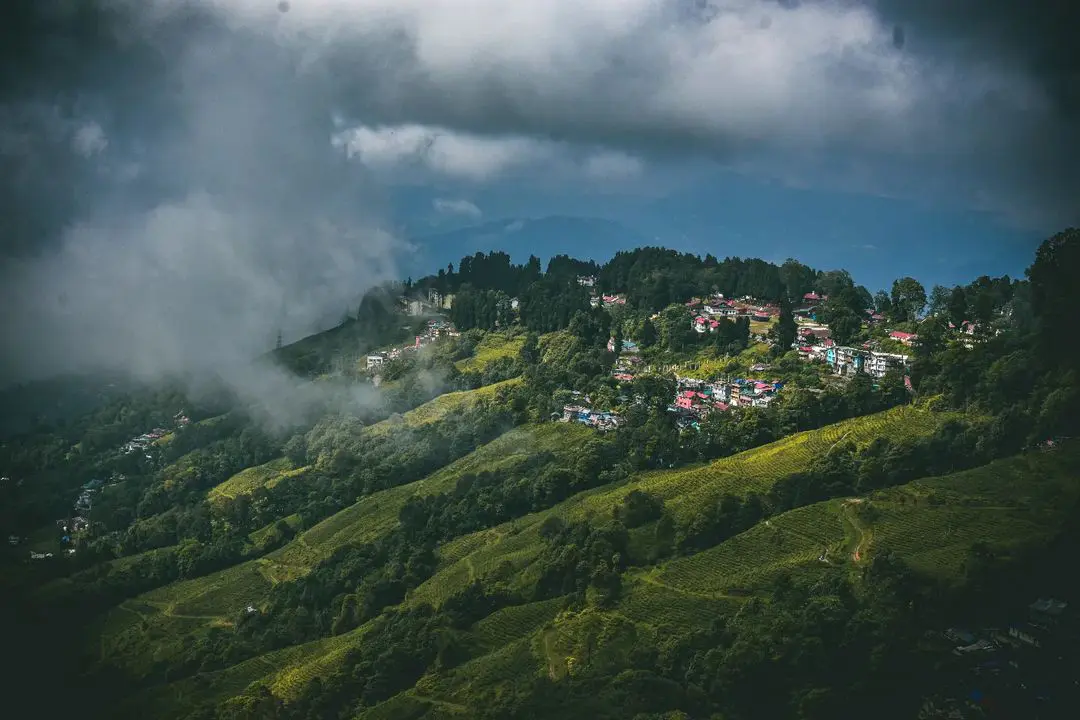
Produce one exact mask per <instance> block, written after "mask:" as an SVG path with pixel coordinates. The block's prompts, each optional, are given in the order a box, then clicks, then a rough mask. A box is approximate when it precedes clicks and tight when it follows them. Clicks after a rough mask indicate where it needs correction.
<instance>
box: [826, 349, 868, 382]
mask: <svg viewBox="0 0 1080 720" xmlns="http://www.w3.org/2000/svg"><path fill="white" fill-rule="evenodd" d="M865 361H866V355H865V354H864V353H863V352H862V351H861V350H856V349H855V348H852V347H846V346H837V345H834V346H832V347H830V348H827V349H826V351H825V362H826V363H828V364H829V365H830V366H831V367H832V369H833V371H834V372H835V373H836V374H837V375H854V374H856V373H859V372H862V369H863V364H864V363H865Z"/></svg>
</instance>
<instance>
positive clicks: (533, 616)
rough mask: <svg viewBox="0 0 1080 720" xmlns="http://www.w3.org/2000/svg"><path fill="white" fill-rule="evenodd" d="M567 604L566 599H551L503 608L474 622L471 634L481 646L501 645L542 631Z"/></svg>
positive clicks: (495, 646)
mask: <svg viewBox="0 0 1080 720" xmlns="http://www.w3.org/2000/svg"><path fill="white" fill-rule="evenodd" d="M564 604H565V600H564V599H563V598H552V599H550V600H540V601H538V602H531V603H526V604H525V605H514V606H512V607H506V608H502V609H501V610H496V611H495V612H493V613H492V614H491V615H488V616H487V617H486V618H484V619H483V620H480V621H479V622H477V623H476V624H475V625H473V627H472V629H471V630H470V635H471V636H472V638H473V639H474V640H475V641H476V642H477V644H478V645H479V646H481V647H485V648H488V649H494V648H500V647H503V646H504V645H507V644H509V643H511V642H514V641H515V640H519V639H521V638H523V637H527V636H529V635H531V634H532V633H534V632H535V631H537V630H539V629H540V628H541V627H543V626H544V625H545V624H546V623H548V622H550V621H551V620H552V619H554V617H555V615H556V614H557V613H558V612H559V610H561V609H562V607H563V605H564Z"/></svg>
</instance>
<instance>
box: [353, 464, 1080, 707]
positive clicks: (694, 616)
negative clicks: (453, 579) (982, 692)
mask: <svg viewBox="0 0 1080 720" xmlns="http://www.w3.org/2000/svg"><path fill="white" fill-rule="evenodd" d="M1078 468H1080V448H1077V447H1075V446H1074V447H1073V448H1071V449H1070V450H1069V451H1068V452H1059V453H1040V454H1032V455H1025V456H1021V457H1015V458H1009V459H1006V460H1001V461H997V462H995V463H992V464H990V465H988V466H985V467H981V468H978V469H975V470H970V471H966V472H961V473H956V474H953V475H948V476H944V477H940V478H932V479H927V480H921V481H917V482H913V483H909V484H906V485H903V486H900V487H897V488H894V489H891V490H888V491H883V492H880V493H875V494H874V495H872V496H871V497H870V498H865V499H852V500H836V501H829V502H825V503H819V504H816V505H813V506H810V507H806V508H800V509H797V510H793V511H790V512H787V513H783V514H781V515H779V516H776V517H773V518H771V519H770V520H768V521H766V522H763V523H761V524H759V525H758V526H756V527H754V528H753V529H751V530H749V531H747V532H745V533H742V534H740V535H738V536H736V537H734V538H731V539H730V540H728V541H726V542H724V543H722V544H721V545H719V546H717V547H715V548H713V549H711V550H708V551H705V552H702V553H698V554H696V555H692V556H689V557H685V558H680V559H678V560H674V561H672V562H669V563H666V564H663V565H661V566H658V567H655V568H651V569H648V570H643V571H631V572H630V573H629V574H628V577H627V578H626V579H625V580H624V582H627V581H628V584H627V589H624V592H623V597H622V599H621V600H620V602H619V604H618V606H617V607H615V608H613V609H612V610H610V611H607V612H602V613H597V612H595V611H585V612H583V613H577V614H573V613H570V614H563V615H560V616H558V617H556V613H554V612H553V610H552V608H554V607H557V606H558V602H557V601H546V602H543V603H534V604H530V605H524V606H520V607H516V608H510V609H507V610H503V611H500V612H499V613H496V614H494V615H492V616H490V617H489V618H487V619H485V620H482V621H481V622H478V623H476V624H475V625H474V626H473V627H472V628H470V630H469V635H470V636H471V637H474V638H475V639H476V645H475V647H476V648H479V650H478V652H482V653H483V654H482V655H479V656H478V657H476V658H475V659H473V660H470V661H469V662H467V663H465V664H463V665H461V666H460V667H457V668H455V669H453V670H451V671H449V672H446V673H433V674H430V675H428V676H425V678H423V679H422V680H421V681H420V682H418V683H417V685H416V688H415V689H414V690H410V691H408V692H406V693H403V694H402V695H401V696H399V697H395V698H394V699H392V700H389V701H387V702H386V703H384V704H383V705H379V706H376V707H374V708H371V709H369V710H367V711H366V712H364V713H362V714H361V715H360V716H359V717H361V718H370V719H374V718H383V717H400V716H401V715H397V714H396V713H398V712H399V711H401V709H402V708H406V707H407V708H410V709H412V710H413V711H415V714H411V715H408V716H409V717H425V718H442V717H456V716H459V715H458V713H460V716H461V717H468V716H469V713H470V712H471V711H474V710H475V709H476V708H478V707H482V704H483V703H484V702H485V701H487V700H491V699H492V698H493V696H495V695H498V694H499V693H503V692H505V693H512V692H513V687H514V686H515V684H522V683H526V682H527V680H528V678H529V677H531V676H533V675H534V674H538V673H548V674H550V675H552V676H553V677H555V676H558V675H560V674H562V673H566V672H567V670H566V662H567V659H568V658H575V656H576V655H577V658H576V659H577V660H578V661H580V660H581V658H580V653H581V651H582V649H583V648H582V644H583V640H584V639H585V638H587V637H589V636H592V637H594V638H596V637H598V636H599V637H604V635H605V634H606V635H607V638H606V640H601V643H603V642H607V643H608V644H609V646H608V647H607V648H606V653H607V656H606V657H599V658H594V659H593V660H592V662H594V663H613V664H614V663H615V662H616V661H615V660H613V659H612V657H611V655H615V654H616V653H617V652H618V651H619V649H620V643H622V642H627V643H628V642H630V640H631V639H635V640H637V641H642V640H644V639H646V638H648V639H649V640H650V641H652V640H655V639H656V637H657V635H658V634H660V635H662V634H663V633H665V632H679V633H686V632H689V631H692V630H693V628H694V627H695V626H696V627H700V626H702V624H705V625H708V623H710V622H712V621H713V620H715V619H716V618H717V617H720V616H724V615H732V614H733V613H735V612H737V611H738V609H739V608H740V607H741V606H742V604H743V603H745V601H746V600H745V598H746V593H747V592H750V591H761V590H764V589H765V588H767V587H769V585H770V584H771V583H772V582H774V581H775V579H776V576H777V575H778V574H779V573H780V572H782V571H791V570H795V571H797V572H802V573H805V574H812V575H817V576H819V577H827V576H836V575H837V573H839V577H845V578H850V579H851V580H852V581H855V582H857V578H858V574H857V573H854V572H852V571H853V570H855V569H856V568H858V567H859V566H863V565H866V564H867V563H868V562H869V561H870V559H871V558H872V557H873V556H874V555H875V554H877V553H882V552H894V553H897V554H898V555H899V556H900V557H902V558H903V559H904V560H906V561H909V562H911V563H912V564H913V565H914V566H915V567H917V568H919V569H923V570H926V571H927V572H930V573H933V574H935V575H940V576H943V577H946V578H955V577H956V576H957V574H958V573H959V572H961V570H962V566H963V563H964V561H965V559H966V557H967V554H968V552H969V550H970V549H971V547H972V545H973V544H974V543H976V542H983V543H988V544H990V545H995V546H997V545H1008V546H1021V545H1031V544H1038V543H1041V542H1044V541H1046V540H1047V539H1048V538H1049V537H1051V536H1053V535H1054V534H1055V533H1056V532H1058V531H1059V530H1060V526H1061V523H1062V522H1063V520H1064V518H1065V515H1066V512H1067V510H1068V509H1069V508H1070V507H1071V506H1072V505H1074V504H1075V503H1076V502H1077V500H1078V499H1080V481H1078V479H1077V474H1076V473H1077V470H1078ZM1034 477H1038V478H1039V481H1038V482H1037V483H1035V484H1034V485H1033V486H1032V485H1028V487H1026V488H1024V489H1022V490H1020V489H1018V488H1019V487H1021V485H1019V484H1018V483H1016V482H1015V481H1016V479H1017V478H1034ZM869 508H873V511H869ZM927 510H929V512H926V511H927ZM853 518H855V523H852V519H853ZM826 550H827V551H828V552H827V553H825V551H826ZM856 558H857V559H856ZM541 617H544V618H547V619H546V620H544V621H542V626H541V627H537V624H536V623H537V622H541V621H539V620H538V618H541ZM511 624H512V625H513V626H514V627H515V630H516V631H509V630H508V629H506V626H507V625H511ZM589 626H594V627H595V628H597V630H594V631H593V632H590V631H589V630H590V628H589ZM493 628H498V631H496V632H495V633H493V632H492V629H493ZM620 638H622V639H621V640H620ZM571 672H572V671H571ZM448 711H450V712H449V714H448Z"/></svg>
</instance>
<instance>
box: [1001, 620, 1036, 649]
mask: <svg viewBox="0 0 1080 720" xmlns="http://www.w3.org/2000/svg"><path fill="white" fill-rule="evenodd" d="M1009 637H1011V638H1013V639H1014V640H1018V641H1019V642H1021V643H1023V644H1025V645H1030V646H1032V647H1040V646H1042V641H1041V640H1040V639H1039V637H1038V635H1037V634H1036V631H1035V629H1034V628H1032V627H1030V626H1027V625H1023V626H1015V625H1014V626H1013V627H1011V628H1009Z"/></svg>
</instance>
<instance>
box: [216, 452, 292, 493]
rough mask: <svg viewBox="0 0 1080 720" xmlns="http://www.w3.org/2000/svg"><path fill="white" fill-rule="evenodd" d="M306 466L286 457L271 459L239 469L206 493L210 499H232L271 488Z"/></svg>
mask: <svg viewBox="0 0 1080 720" xmlns="http://www.w3.org/2000/svg"><path fill="white" fill-rule="evenodd" d="M307 470H308V468H306V467H302V468H297V467H295V466H294V465H293V464H292V463H291V462H289V460H288V459H286V458H278V459H277V460H271V461H270V462H268V463H264V464H263V465H256V466H255V467H250V468H247V469H246V470H241V471H240V472H238V473H236V474H235V475H233V476H232V477H231V478H229V479H228V480H226V481H225V482H223V483H221V484H220V485H218V486H216V487H214V488H212V489H211V490H210V492H209V493H208V497H209V498H210V499H211V500H222V499H226V498H228V499H230V500H233V499H235V498H237V497H238V496H240V495H250V494H251V493H253V492H255V490H256V489H258V488H260V487H265V488H268V489H269V488H272V487H274V486H275V485H277V484H278V483H279V482H281V481H282V480H284V479H285V478H288V477H296V476H298V475H303V474H304V473H305V472H307Z"/></svg>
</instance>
